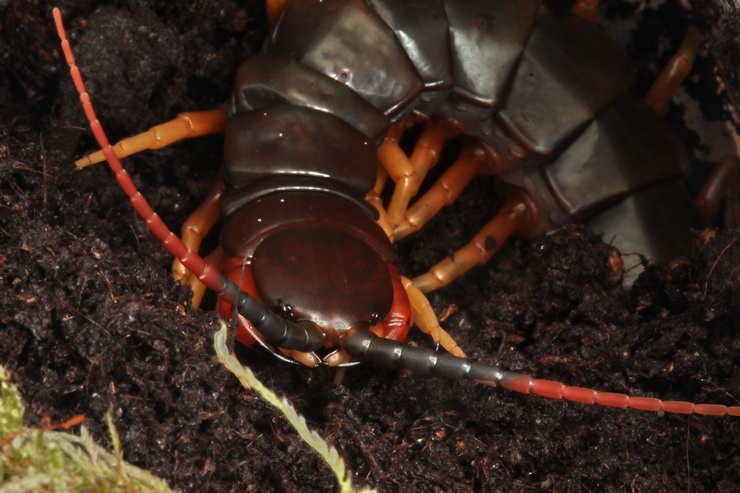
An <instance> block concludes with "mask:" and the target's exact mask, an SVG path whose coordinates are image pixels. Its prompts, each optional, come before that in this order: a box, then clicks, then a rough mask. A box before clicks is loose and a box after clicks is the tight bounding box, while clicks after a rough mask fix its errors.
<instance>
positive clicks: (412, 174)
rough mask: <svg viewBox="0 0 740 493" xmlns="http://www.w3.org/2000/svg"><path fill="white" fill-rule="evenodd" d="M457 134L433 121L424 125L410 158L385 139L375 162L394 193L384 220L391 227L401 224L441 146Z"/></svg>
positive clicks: (445, 125)
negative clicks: (393, 188)
mask: <svg viewBox="0 0 740 493" xmlns="http://www.w3.org/2000/svg"><path fill="white" fill-rule="evenodd" d="M458 133H459V130H457V129H456V128H453V127H452V126H451V125H450V124H448V123H445V122H442V121H437V122H432V123H430V124H428V125H427V126H426V127H425V128H424V131H423V132H422V134H421V135H420V136H419V140H418V141H417V142H416V147H415V148H414V152H413V153H412V154H411V157H407V156H406V154H405V153H404V152H403V150H402V149H401V148H400V147H399V146H398V143H397V142H396V140H395V139H392V138H386V140H385V142H383V144H382V145H381V146H380V148H379V149H378V159H379V161H380V163H381V165H382V166H383V168H384V169H385V170H386V171H387V172H388V175H389V176H390V177H391V179H392V180H393V182H394V183H395V184H396V189H395V190H394V191H393V196H392V197H391V202H390V205H389V206H388V219H389V220H390V222H391V224H392V225H393V226H397V225H399V224H400V223H401V221H403V218H404V216H405V215H406V210H407V209H408V205H409V202H410V201H411V199H412V198H413V197H414V195H416V193H417V192H418V191H419V186H420V185H421V183H422V181H424V177H426V175H427V172H428V171H429V170H430V169H431V168H432V167H433V166H434V165H435V164H437V160H438V159H439V153H440V151H441V150H442V147H443V146H444V144H445V142H447V140H449V139H451V138H452V137H454V136H455V135H457V134H458Z"/></svg>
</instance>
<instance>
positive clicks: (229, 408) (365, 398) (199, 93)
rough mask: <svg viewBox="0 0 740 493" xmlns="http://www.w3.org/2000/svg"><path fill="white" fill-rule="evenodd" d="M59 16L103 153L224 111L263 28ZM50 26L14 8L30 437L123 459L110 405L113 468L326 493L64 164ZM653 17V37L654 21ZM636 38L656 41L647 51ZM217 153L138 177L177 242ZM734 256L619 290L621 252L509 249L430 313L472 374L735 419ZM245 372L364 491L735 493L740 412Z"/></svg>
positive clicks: (14, 113)
mask: <svg viewBox="0 0 740 493" xmlns="http://www.w3.org/2000/svg"><path fill="white" fill-rule="evenodd" d="M59 3H60V4H61V7H62V9H63V15H64V18H65V22H66V24H67V27H68V32H69V36H70V39H71V42H72V45H73V47H74V49H75V52H76V54H77V56H78V61H79V64H80V66H81V67H82V70H83V73H84V75H85V77H86V80H87V83H88V88H89V90H90V92H91V94H92V97H93V100H94V101H95V104H96V109H97V111H98V115H99V117H100V119H101V121H102V122H103V124H104V125H105V127H106V129H107V131H108V133H109V136H110V137H111V139H112V140H117V139H120V138H122V137H125V136H128V135H131V134H135V133H137V132H140V131H142V130H144V129H146V128H148V127H150V126H152V125H154V124H157V123H161V122H163V121H166V120H168V119H170V118H172V117H173V116H174V115H176V114H177V113H179V112H181V111H185V110H202V109H210V108H213V107H215V106H217V105H218V104H220V103H221V102H222V101H224V100H225V99H226V97H227V95H228V92H229V89H230V84H231V81H232V80H233V74H234V72H235V70H236V68H237V66H238V64H239V62H240V60H242V59H243V58H245V57H246V56H248V55H250V54H254V53H255V52H256V51H257V50H258V49H259V47H260V44H261V40H262V39H263V38H264V36H265V32H266V26H265V22H264V20H263V19H264V11H263V9H262V6H261V5H259V2H256V1H251V2H245V1H236V0H202V1H199V2H182V3H181V4H180V5H176V3H177V2H169V1H165V0H151V1H149V0H128V1H126V0H120V1H107V2H96V1H89V0H79V1H61V2H59ZM675 3H677V2H675ZM186 4H187V5H190V6H189V7H188V8H185V7H184V5H186ZM624 4H625V2H623V1H613V2H609V4H608V7H609V8H608V10H607V14H610V15H612V16H617V15H626V14H625V12H626V13H628V14H630V15H633V14H634V8H633V9H632V11H629V10H619V7H620V6H623V5H624ZM52 6H53V5H50V2H46V1H41V0H11V1H9V2H7V1H5V2H0V22H1V24H0V29H2V31H1V32H0V60H1V62H0V63H1V65H0V67H1V69H2V76H0V364H2V365H5V366H6V367H7V368H8V369H9V370H11V371H12V372H13V374H14V378H15V381H16V382H17V383H18V384H19V385H20V387H21V390H22V393H23V396H24V398H25V400H26V402H27V404H28V415H27V419H28V423H27V424H28V425H29V426H36V425H38V424H39V423H40V422H41V421H42V420H44V419H47V418H48V419H50V420H51V421H52V422H62V421H64V420H66V419H68V418H70V417H71V416H73V415H75V414H84V415H85V416H86V421H85V426H87V427H88V428H89V429H90V430H91V431H92V433H93V435H94V437H95V438H96V439H97V440H98V441H99V442H102V443H104V444H109V438H108V436H107V431H106V425H105V421H104V414H105V412H106V411H109V410H110V411H112V412H113V414H114V417H115V424H116V426H117V428H118V431H119V433H120V434H121V440H122V443H123V452H124V455H125V457H126V458H127V459H128V460H129V461H131V462H133V463H134V464H136V465H138V466H141V467H143V468H146V469H148V470H149V471H151V472H153V473H155V474H157V475H159V476H161V477H162V478H164V479H166V480H167V481H168V482H169V483H170V484H171V485H172V486H173V487H175V488H178V489H180V490H183V491H198V492H203V491H214V492H216V491H327V490H328V491H332V490H333V489H335V481H334V478H333V476H332V475H331V473H330V471H329V470H328V468H327V467H326V466H325V465H324V464H323V463H322V461H321V460H320V459H319V458H317V456H316V455H315V454H314V453H313V452H312V451H311V450H309V448H308V447H307V446H306V445H304V444H303V443H302V442H300V440H298V439H297V436H296V434H295V432H294V431H293V430H292V429H291V428H290V427H289V426H288V424H287V423H286V421H285V420H284V419H283V418H282V416H281V415H280V414H279V413H277V412H276V411H275V410H273V409H272V408H271V407H270V406H268V405H267V404H265V403H264V402H263V401H262V400H260V398H259V397H257V396H256V395H255V394H253V393H252V392H250V391H247V390H244V389H242V388H241V387H240V386H239V384H238V382H237V381H236V379H235V378H234V377H233V376H231V375H230V374H229V373H227V371H225V370H224V369H223V368H221V367H220V366H219V365H218V364H217V362H216V360H215V356H214V353H213V350H212V349H211V337H212V334H213V332H214V330H215V329H216V328H217V327H218V319H217V316H216V315H215V314H214V313H213V312H209V311H203V310H197V309H192V308H191V307H189V306H188V297H189V291H188V289H186V288H184V287H181V286H178V285H177V284H175V283H174V282H173V281H172V279H171V277H170V275H169V264H170V262H171V258H170V257H169V255H168V254H167V253H166V251H165V250H164V248H162V246H161V245H160V244H159V243H158V241H157V240H156V238H154V236H153V235H152V234H150V233H149V232H148V230H147V229H146V227H145V225H144V224H143V222H142V221H141V220H140V219H139V218H138V217H136V215H135V213H134V211H133V209H132V208H131V207H130V205H129V203H128V201H127V200H126V198H125V196H124V195H123V193H122V192H121V191H120V190H119V188H118V187H117V185H116V183H115V180H114V179H113V178H112V176H111V174H110V171H108V169H106V168H105V167H104V166H96V167H93V168H89V169H86V170H84V171H75V170H74V169H73V167H72V164H71V163H72V161H74V159H76V158H77V157H79V156H80V155H82V154H83V153H85V152H88V151H89V150H92V149H94V147H95V145H94V142H93V140H92V137H91V135H90V132H89V130H88V129H87V126H86V123H85V120H84V118H83V116H82V112H81V110H80V108H79V103H78V98H77V97H76V95H75V94H74V92H73V88H72V85H71V82H70V79H69V76H68V73H67V68H66V64H65V63H64V62H63V60H62V58H61V56H60V54H59V50H58V42H57V39H56V34H55V33H54V30H53V23H52V20H51V7H52ZM673 7H675V4H674V5H673ZM673 11H674V12H675V9H674V10H673ZM649 12H652V11H650V10H647V11H645V12H644V13H643V17H642V18H643V19H648V20H650V21H651V22H655V18H654V17H655V16H653V17H652V18H651V17H650V15H648V13H649ZM697 15H698V14H697ZM678 18H679V19H680V18H681V17H680V16H679V17H678ZM651 19H652V20H651ZM666 19H668V18H666ZM676 19H677V18H671V19H669V21H666V22H670V24H671V25H672V26H673V25H676V24H677V23H678V22H679V21H678V20H676ZM699 21H704V22H705V23H706V22H708V21H707V19H706V18H698V20H697V21H695V22H699ZM684 22H685V20H684ZM641 26H643V31H640V33H641V36H642V38H641V41H640V42H644V41H645V40H644V36H645V33H646V32H651V31H649V30H648V31H645V29H644V24H641ZM684 26H685V25H684ZM654 29H655V30H656V31H660V30H661V29H664V30H669V29H667V28H666V27H665V24H663V25H662V27H661V24H660V23H657V26H656V27H655V28H654ZM675 29H678V28H675ZM682 29H683V27H682V28H681V29H679V31H681V30H682ZM678 40H679V41H680V35H679V37H678ZM630 49H631V50H632V51H635V45H633V46H632V47H631V48H630ZM638 51H639V50H638ZM711 67H712V65H711V64H710V63H709V62H708V61H707V60H702V61H701V63H700V70H703V71H704V72H700V73H699V75H697V76H696V77H694V83H695V84H696V83H697V80H706V81H710V83H709V84H708V87H709V89H708V90H709V91H710V93H709V95H707V94H705V95H704V96H703V97H706V98H707V101H708V102H707V104H708V105H710V103H711V101H715V100H716V98H714V96H712V94H711V90H712V83H711V81H712V80H713V78H712V77H711V76H709V75H707V74H711V70H712V69H711ZM646 70H648V71H649V69H646ZM730 90H732V87H730ZM671 114H672V116H673V118H674V120H675V117H676V116H677V115H678V116H680V108H673V110H672V112H671ZM719 116H720V117H721V116H722V114H721V112H720V114H719ZM725 116H726V115H725ZM676 125H677V127H678V128H679V131H682V132H684V131H685V130H682V127H681V124H680V122H677V123H676ZM682 135H683V134H682ZM687 141H689V145H690V146H691V147H692V148H693V147H694V146H695V144H693V143H691V142H690V141H691V138H690V137H689V138H687ZM220 145H221V144H220V139H219V138H218V137H209V138H203V139H197V140H194V141H190V142H185V143H182V144H178V145H176V146H173V147H172V148H168V149H163V150H160V151H156V152H146V153H142V154H141V155H138V156H135V157H132V158H130V159H127V160H126V161H125V165H126V167H127V168H128V170H129V172H130V173H131V175H132V176H133V178H134V180H135V181H136V182H137V184H138V185H139V186H140V187H141V190H142V192H143V193H144V194H145V195H146V196H147V197H148V198H149V200H150V201H151V202H152V205H153V206H154V208H155V210H157V211H158V212H159V214H160V215H161V216H162V217H163V218H165V220H166V221H167V222H168V224H170V225H171V226H173V227H176V226H177V225H178V224H180V223H182V221H183V220H184V219H185V218H186V217H187V216H188V214H189V213H190V212H191V211H193V210H194V209H195V207H197V204H198V203H199V201H200V200H201V199H202V198H203V197H204V196H205V195H206V194H207V192H208V190H209V187H210V184H211V183H212V181H213V179H214V175H215V173H216V171H217V170H218V167H219V163H220V153H221V150H220ZM490 187H491V183H490V182H489V181H486V180H481V181H480V182H478V183H476V184H475V185H474V186H473V187H472V188H471V190H470V191H468V192H467V193H466V194H465V196H464V197H463V198H462V199H461V200H460V201H459V202H458V204H456V205H455V206H454V207H452V208H451V209H450V210H449V211H447V212H445V213H444V214H443V215H442V217H440V218H439V219H437V220H436V221H434V222H433V224H431V225H430V227H429V228H428V229H427V230H426V231H424V232H421V233H419V234H417V235H415V236H414V237H412V238H410V239H409V240H408V241H404V242H402V243H401V244H400V245H399V258H400V260H399V262H400V265H401V268H402V270H403V271H404V272H405V273H407V274H415V273H419V272H420V271H422V270H423V269H424V268H425V267H429V266H430V265H431V264H432V263H434V261H436V260H437V259H439V258H440V257H442V256H444V255H445V254H447V253H449V252H450V251H451V250H452V249H454V248H455V247H457V246H459V244H460V242H461V241H462V240H461V238H466V237H468V236H469V235H471V234H472V233H473V232H474V231H475V229H476V228H477V227H479V226H480V225H481V224H482V223H483V222H485V220H486V218H487V217H489V216H490V214H491V213H492V211H493V210H494V208H495V203H494V201H493V198H492V197H491V194H490V193H489V190H490ZM739 237H740V235H739V234H738V229H733V228H732V227H729V226H725V227H722V228H721V230H720V233H719V234H718V236H717V237H716V238H713V239H708V241H707V242H706V243H705V244H704V245H703V248H702V249H701V251H700V252H699V253H698V255H697V256H696V257H695V258H693V259H679V260H677V261H675V262H672V263H671V264H670V265H667V266H658V267H655V268H650V269H648V271H647V273H646V274H645V275H643V276H642V277H641V278H640V279H639V280H638V282H637V284H636V285H635V287H634V288H633V289H632V290H631V292H625V291H624V290H623V289H622V287H621V286H620V284H619V282H618V281H616V280H615V278H614V272H613V271H612V269H611V268H610V267H609V263H608V259H609V256H610V255H611V254H612V253H613V250H612V249H611V247H609V246H608V245H605V244H603V243H601V242H600V240H599V239H598V238H595V237H594V236H593V235H591V234H590V233H588V232H587V231H585V230H583V229H582V228H579V227H568V228H564V229H563V230H560V231H556V232H554V233H552V234H550V235H547V236H544V237H541V238H537V239H535V240H533V241H529V242H525V241H512V242H511V243H510V244H508V245H507V246H505V247H504V249H503V250H502V252H501V254H500V255H499V256H497V258H496V259H495V260H494V261H493V262H491V265H489V266H487V267H484V268H479V269H476V270H475V271H474V272H471V273H470V274H469V275H467V276H465V277H464V278H462V279H460V280H459V281H457V282H456V283H454V284H453V285H452V286H450V287H448V288H447V289H443V290H441V291H440V292H439V293H435V294H433V295H432V296H431V298H430V299H431V302H432V304H433V306H434V307H435V308H436V310H437V313H438V314H440V315H441V317H442V319H443V325H444V326H445V327H446V328H447V329H448V330H449V332H450V333H451V334H453V336H454V337H456V338H457V340H458V342H459V343H460V345H461V346H462V347H463V348H464V349H465V350H466V351H467V352H468V354H469V355H471V356H472V357H474V358H477V359H481V360H484V361H488V362H491V363H494V364H499V365H501V366H503V367H505V368H508V369H511V370H515V371H521V372H527V373H531V374H534V375H536V376H538V377H541V378H548V379H553V380H563V381H565V382H567V383H570V384H573V385H579V386H588V387H594V388H598V389H601V390H608V391H613V392H625V393H631V394H638V395H648V396H653V397H661V398H664V399H674V400H691V401H695V402H716V403H722V404H727V405H738V402H739V398H740V370H739V369H738V367H739V365H740V338H739V337H738V330H739V329H740V322H739V321H740V289H739V286H738V284H739V282H738V281H739V280H738V272H739V268H738V266H740V242H738V238H739ZM413 339H414V340H415V341H417V342H418V343H419V344H429V342H428V340H427V339H426V338H425V337H422V336H419V335H415V336H414V338H413ZM241 358H242V360H243V361H244V362H245V363H246V364H248V365H249V366H250V367H252V368H253V369H254V370H255V372H256V373H257V375H258V377H259V378H260V379H262V380H263V381H264V382H265V383H266V384H267V385H269V386H270V387H272V388H273V389H275V390H276V391H277V392H279V393H281V394H284V395H286V396H287V397H288V398H289V399H290V400H291V401H292V402H293V403H294V404H295V406H296V407H297V408H298V409H299V410H300V411H301V412H302V413H303V414H304V415H306V417H307V418H308V419H309V421H310V423H311V425H312V426H313V427H314V428H315V429H316V430H317V431H319V432H320V433H321V434H322V435H323V436H324V437H325V438H326V439H327V440H328V441H329V442H330V443H332V444H334V445H335V446H336V447H337V448H338V450H339V451H340V454H341V455H342V456H343V457H344V458H345V459H346V460H347V462H348V466H349V468H350V469H351V470H352V471H354V473H355V482H356V483H364V484H368V485H372V486H375V487H377V488H378V489H379V490H382V491H401V490H403V491H470V490H476V491H524V490H527V491H537V490H552V491H728V492H729V491H737V488H738V485H739V484H740V458H739V457H738V446H739V445H740V420H738V419H737V418H727V417H725V418H714V417H695V416H681V415H667V416H659V415H656V414H653V413H647V412H639V411H623V410H617V409H610V408H602V407H593V406H585V405H578V404H574V403H564V402H559V401H552V400H547V399H543V398H539V397H533V396H524V395H518V394H514V393H512V392H508V391H505V390H501V389H495V388H490V387H484V386H481V385H478V384H475V383H472V382H459V381H447V380H442V379H439V378H432V377H424V376H418V375H414V374H410V373H403V372H402V373H398V372H393V371H387V370H379V369H374V368H372V367H370V366H362V367H359V368H357V369H352V370H350V371H349V372H348V374H347V377H346V378H345V380H344V383H343V384H342V385H341V386H333V385H332V384H331V382H332V379H333V378H334V374H333V372H332V371H329V370H326V369H317V370H308V369H303V368H299V367H296V366H292V365H285V364H281V363H278V362H275V361H273V360H272V359H270V358H269V357H266V356H263V355H260V354H258V353H256V352H253V351H250V350H244V351H242V353H241Z"/></svg>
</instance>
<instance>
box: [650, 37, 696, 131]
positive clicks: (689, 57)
mask: <svg viewBox="0 0 740 493" xmlns="http://www.w3.org/2000/svg"><path fill="white" fill-rule="evenodd" d="M700 47H701V33H700V32H699V30H698V29H697V28H695V27H694V26H689V29H688V31H686V36H685V37H684V39H683V42H682V43H681V46H680V47H679V48H678V51H677V52H676V54H675V55H673V57H672V58H671V60H670V61H669V62H668V63H667V64H666V66H665V67H664V68H663V71H662V72H661V73H660V75H659V76H658V78H657V79H656V80H655V82H654V83H653V86H652V87H651V88H650V90H649V91H648V93H647V95H646V96H645V103H647V105H648V106H650V107H651V108H652V109H653V111H655V113H657V114H658V115H661V116H663V115H665V114H666V113H667V112H668V103H669V102H670V100H671V98H672V97H673V94H675V92H676V90H678V87H679V86H680V85H681V83H682V82H683V80H684V79H685V78H686V76H687V75H689V72H691V66H692V65H693V64H694V59H695V58H696V54H697V53H698V52H699V48H700Z"/></svg>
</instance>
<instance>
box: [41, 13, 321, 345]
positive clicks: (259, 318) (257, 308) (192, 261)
mask: <svg viewBox="0 0 740 493" xmlns="http://www.w3.org/2000/svg"><path fill="white" fill-rule="evenodd" d="M53 15H54V23H55V24H56V28H57V33H58V34H59V39H60V41H61V45H62V51H63V52H64V57H65V58H66V60H67V64H69V71H70V74H71V76H72V81H73V82H74V85H75V88H76V89H77V92H78V93H79V94H80V101H81V102H82V108H83V110H84V111H85V116H86V117H87V119H88V121H89V122H90V129H91V130H92V132H93V134H94V135H95V139H96V140H97V142H98V145H99V146H100V148H101V149H102V151H103V154H104V155H105V159H106V161H107V162H108V165H109V166H110V168H111V170H112V171H113V173H114V174H115V176H116V180H118V183H119V185H120V186H121V188H122V189H123V191H124V192H125V193H126V195H128V197H129V199H130V200H131V204H132V205H133V206H134V209H136V211H137V212H138V213H139V215H140V216H141V217H142V218H143V219H144V221H145V222H146V224H147V226H148V227H149V229H150V230H151V231H152V233H154V235H155V236H156V237H157V238H159V239H160V241H162V244H163V245H164V246H165V248H167V250H169V252H170V253H172V255H174V256H175V257H177V258H178V259H180V261H181V262H182V263H183V265H184V266H185V267H186V268H187V269H188V270H189V271H190V272H192V273H193V274H194V275H196V276H197V277H198V279H200V281H201V282H202V283H203V284H205V285H206V286H208V288H210V289H212V290H213V291H214V292H215V293H216V294H217V295H218V297H220V298H221V299H223V300H224V301H226V302H227V303H230V304H232V305H233V306H234V308H235V309H236V310H237V311H238V312H239V314H241V315H242V316H244V317H245V318H247V319H248V320H249V321H250V322H251V323H252V324H253V325H254V327H255V328H256V329H257V330H259V331H260V333H262V334H263V335H264V336H265V337H266V338H267V339H268V340H269V341H270V342H271V343H272V344H275V345H277V346H280V347H282V348H286V349H297V350H301V351H313V350H315V349H318V348H319V347H321V346H322V345H323V342H324V334H323V333H321V332H320V331H319V330H318V329H317V328H316V327H315V326H313V325H311V324H300V323H295V322H292V321H290V320H286V319H284V318H281V317H278V316H277V315H276V314H274V313H273V312H272V311H270V310H269V309H267V308H266V307H264V306H262V304H260V303H259V302H258V301H257V300H256V299H255V298H254V297H252V296H250V295H249V294H248V293H245V292H244V291H242V290H241V289H239V287H238V286H237V285H236V284H234V283H233V282H231V281H230V280H228V279H227V278H225V277H224V276H223V275H222V274H221V273H220V272H218V271H217V270H215V269H212V268H211V267H210V266H209V265H208V264H207V263H206V262H205V260H203V258H202V257H201V256H200V255H198V254H197V253H196V252H194V251H192V250H190V249H189V248H187V247H186V246H185V244H183V242H182V240H180V238H179V237H178V236H177V235H176V234H175V233H173V232H172V231H171V230H170V229H169V228H168V227H167V225H166V224H165V223H164V222H163V221H162V219H161V218H160V217H159V216H158V215H157V213H155V212H154V211H153V210H152V208H151V206H150V205H149V203H148V202H147V200H146V199H145V198H144V196H143V195H142V194H141V193H140V192H139V191H138V190H137V188H136V185H134V183H133V181H132V180H131V177H130V176H129V175H128V173H127V172H126V170H125V169H124V168H123V165H122V164H121V161H120V160H119V159H118V157H117V156H116V154H115V152H114V151H113V148H112V147H111V145H110V143H109V142H108V138H107V136H106V135H105V131H104V130H103V127H102V125H101V124H100V121H99V120H98V118H97V116H96V115H95V111H94V109H93V105H92V102H91V101H90V95H89V94H88V93H87V90H86V89H85V84H84V82H83V80H82V74H81V73H80V69H79V68H78V67H77V63H76V62H75V58H74V55H73V54H72V47H71V46H70V44H69V41H68V40H67V34H66V31H65V29H64V24H63V23H62V15H61V13H60V11H59V9H58V8H55V9H54V10H53Z"/></svg>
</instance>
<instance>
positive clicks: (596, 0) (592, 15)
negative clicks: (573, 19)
mask: <svg viewBox="0 0 740 493" xmlns="http://www.w3.org/2000/svg"><path fill="white" fill-rule="evenodd" d="M600 3H601V0H578V1H577V2H576V3H575V5H573V7H571V9H570V10H571V12H573V13H574V14H575V15H577V16H578V17H580V18H582V19H584V20H587V21H588V22H596V19H598V17H599V4H600Z"/></svg>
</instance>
